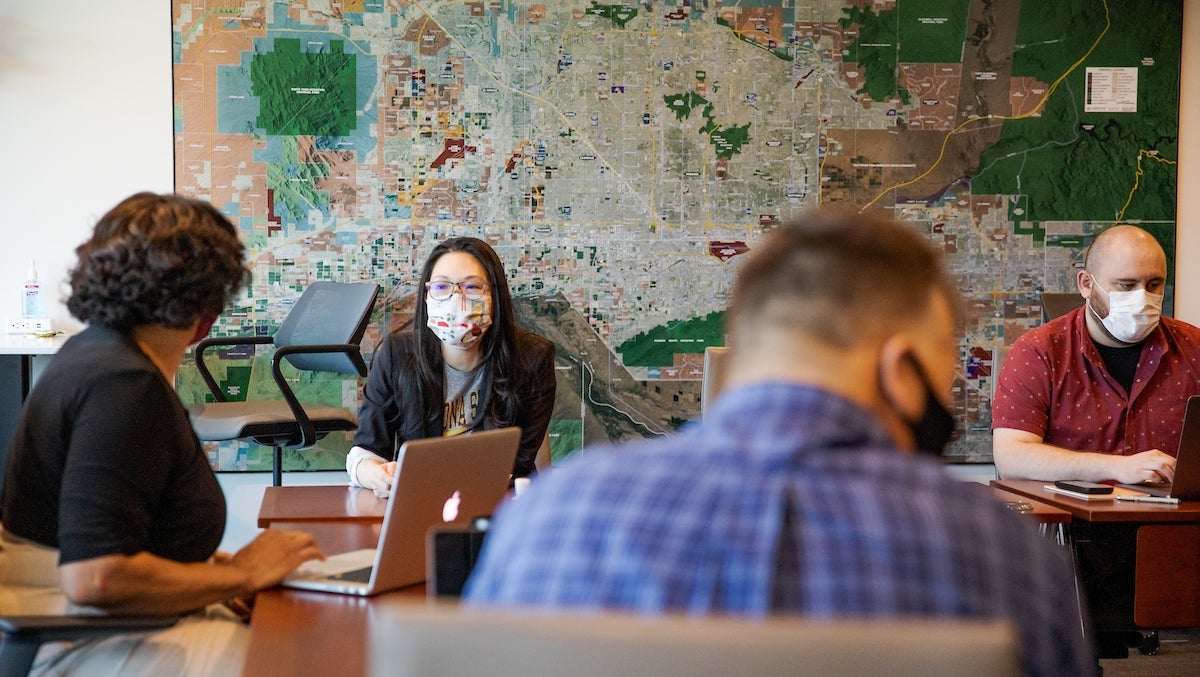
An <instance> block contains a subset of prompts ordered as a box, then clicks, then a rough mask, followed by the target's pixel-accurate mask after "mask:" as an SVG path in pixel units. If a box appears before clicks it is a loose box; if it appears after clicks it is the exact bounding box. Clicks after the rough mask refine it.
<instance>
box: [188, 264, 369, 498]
mask: <svg viewBox="0 0 1200 677" xmlns="http://www.w3.org/2000/svg"><path fill="white" fill-rule="evenodd" d="M378 295H379V285H376V284H373V283H346V282H314V283H313V284H311V285H309V287H308V289H305V290H304V293H303V294H302V295H301V296H300V299H299V300H297V301H296V305H295V307H293V308H292V310H291V312H289V313H288V316H287V317H286V318H285V319H284V321H283V323H282V324H280V325H279V330H278V331H277V332H275V335H274V336H240V337H238V336H234V337H228V338H209V339H204V340H203V341H201V342H200V343H198V344H197V345H196V368H197V369H198V370H199V371H200V376H201V377H203V378H204V382H205V383H206V384H208V389H209V390H210V391H212V394H213V397H214V398H215V399H216V402H209V403H204V404H192V405H188V410H189V412H190V413H191V417H192V426H193V427H194V428H195V429H196V435H197V436H199V438H200V439H201V440H205V441H221V440H251V441H254V442H255V443H257V444H262V445H265V446H269V447H272V449H273V452H274V458H273V465H272V469H271V479H272V482H273V484H274V485H275V486H279V485H280V484H282V483H283V449H284V448H285V447H287V448H296V449H307V448H309V447H311V446H312V445H313V444H315V443H316V441H317V440H318V439H320V438H322V437H324V436H325V435H326V434H328V433H330V432H333V431H335V430H354V429H356V428H357V427H358V418H357V417H356V416H355V414H354V412H352V411H350V410H348V409H344V408H342V407H330V406H323V405H316V404H304V403H301V402H300V401H299V400H298V399H297V398H296V395H295V393H294V392H293V391H292V387H291V386H289V385H288V383H287V380H286V379H285V378H284V376H283V372H282V370H281V367H282V363H283V361H284V360H285V359H286V360H287V361H288V362H289V363H290V364H291V365H292V366H293V367H295V368H297V369H301V370H306V371H329V372H336V373H339V374H357V375H359V376H366V375H367V365H366V362H364V361H363V357H362V352H361V350H360V347H359V343H360V342H361V341H362V337H363V333H364V332H366V329H367V323H368V322H369V321H370V319H371V309H372V308H373V307H374V306H375V299H376V297H378ZM268 344H269V345H274V346H275V353H274V355H272V357H271V375H272V377H273V378H274V380H275V384H276V386H278V388H279V393H280V395H282V396H283V401H279V400H255V401H247V402H230V401H228V398H227V397H226V396H225V393H224V392H223V391H222V390H221V388H220V386H218V385H217V382H216V380H215V379H214V378H213V376H212V372H210V371H209V368H208V365H207V364H206V363H205V361H204V353H205V351H206V350H207V349H208V348H210V347H212V346H247V345H268Z"/></svg>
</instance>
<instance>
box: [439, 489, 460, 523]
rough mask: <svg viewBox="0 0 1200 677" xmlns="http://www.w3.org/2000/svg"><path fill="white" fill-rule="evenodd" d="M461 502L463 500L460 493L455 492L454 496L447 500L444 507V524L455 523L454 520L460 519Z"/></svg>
mask: <svg viewBox="0 0 1200 677" xmlns="http://www.w3.org/2000/svg"><path fill="white" fill-rule="evenodd" d="M461 502H462V499H461V498H460V497H459V493H458V492H457V491H456V492H454V495H453V496H451V497H450V498H447V499H446V502H445V504H443V505H442V521H443V522H453V521H454V520H456V519H458V504H459V503H461Z"/></svg>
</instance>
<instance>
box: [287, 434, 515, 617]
mask: <svg viewBox="0 0 1200 677" xmlns="http://www.w3.org/2000/svg"><path fill="white" fill-rule="evenodd" d="M520 441H521V429H520V428H517V427H511V428H501V429H499V430H488V431H483V432H477V433H470V434H467V435H455V436H453V437H431V438H428V439H422V440H412V441H409V442H405V443H404V446H402V447H401V448H400V453H399V455H398V456H399V463H398V464H397V467H396V478H395V480H394V481H393V483H392V492H391V495H390V496H389V497H388V504H387V509H386V511H385V512H384V516H383V529H382V531H381V533H380V535H379V545H378V546H377V547H375V548H370V549H366V550H355V551H352V552H347V553H343V554H340V555H334V556H332V557H330V558H328V559H326V560H325V561H324V562H316V561H313V562H305V563H304V564H303V565H301V566H300V568H298V569H296V571H294V572H292V574H291V575H290V576H288V577H287V578H286V579H285V580H284V581H283V585H284V586H285V587H289V588H300V589H302V590H320V591H324V592H337V593H342V594H345V595H375V594H378V593H381V592H387V591H388V590H394V589H396V588H400V587H404V586H406V585H413V584H414V583H420V582H422V581H424V580H425V533H426V532H427V531H428V530H429V529H430V527H434V526H441V525H443V524H451V523H461V524H463V525H466V524H469V523H470V521H471V520H472V519H473V518H475V517H481V516H486V515H490V514H492V511H494V510H495V509H496V506H497V505H499V503H500V501H501V500H503V498H504V495H505V493H506V492H507V491H508V478H509V475H510V473H511V472H512V467H513V461H514V460H516V457H517V445H518V444H519V443H520Z"/></svg>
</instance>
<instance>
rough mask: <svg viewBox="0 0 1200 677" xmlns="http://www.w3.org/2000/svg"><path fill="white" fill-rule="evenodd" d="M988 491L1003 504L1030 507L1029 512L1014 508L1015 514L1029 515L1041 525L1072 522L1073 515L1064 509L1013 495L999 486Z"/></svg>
mask: <svg viewBox="0 0 1200 677" xmlns="http://www.w3.org/2000/svg"><path fill="white" fill-rule="evenodd" d="M988 490H989V491H991V492H992V496H993V497H995V499H996V500H997V501H1000V502H1001V503H1005V504H1008V503H1018V502H1019V503H1025V504H1026V505H1028V506H1029V509H1028V510H1016V509H1015V508H1014V512H1019V513H1021V514H1023V515H1028V516H1029V517H1031V518H1033V519H1034V520H1036V521H1037V522H1039V523H1041V524H1066V523H1068V522H1070V521H1071V513H1069V512H1067V511H1066V510H1063V509H1062V508H1056V507H1054V506H1052V505H1050V504H1048V503H1043V502H1041V501H1039V500H1036V499H1033V498H1030V497H1028V496H1023V495H1021V494H1017V493H1013V492H1011V491H1008V490H1006V489H1001V488H1000V487H997V486H992V487H989V488H988Z"/></svg>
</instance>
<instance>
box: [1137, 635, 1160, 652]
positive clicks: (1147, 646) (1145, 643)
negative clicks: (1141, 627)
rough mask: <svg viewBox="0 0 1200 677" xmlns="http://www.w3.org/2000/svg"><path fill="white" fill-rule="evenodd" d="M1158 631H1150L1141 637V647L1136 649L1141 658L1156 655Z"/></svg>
mask: <svg viewBox="0 0 1200 677" xmlns="http://www.w3.org/2000/svg"><path fill="white" fill-rule="evenodd" d="M1158 646H1159V644H1158V630H1151V631H1150V632H1148V633H1146V635H1145V636H1144V637H1142V645H1141V646H1139V647H1138V651H1139V652H1141V654H1142V655H1143V656H1153V655H1155V654H1157V653H1158Z"/></svg>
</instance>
